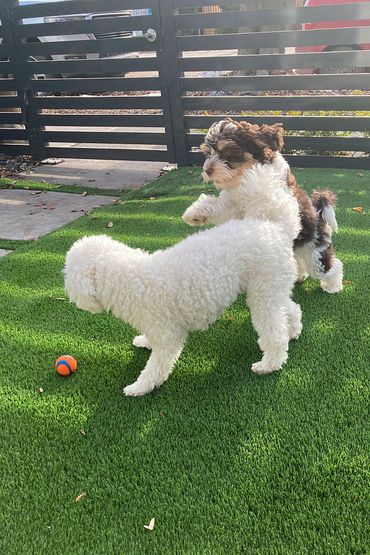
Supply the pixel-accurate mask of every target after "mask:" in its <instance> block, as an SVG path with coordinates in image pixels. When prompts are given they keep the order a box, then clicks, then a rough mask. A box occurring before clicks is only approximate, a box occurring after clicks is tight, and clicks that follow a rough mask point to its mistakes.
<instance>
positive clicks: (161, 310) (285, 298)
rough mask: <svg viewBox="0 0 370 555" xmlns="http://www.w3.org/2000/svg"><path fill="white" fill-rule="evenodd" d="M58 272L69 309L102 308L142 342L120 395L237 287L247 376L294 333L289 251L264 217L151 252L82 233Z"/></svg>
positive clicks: (162, 372)
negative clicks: (249, 349) (144, 353)
mask: <svg viewBox="0 0 370 555" xmlns="http://www.w3.org/2000/svg"><path fill="white" fill-rule="evenodd" d="M282 269H283V270H282ZM64 272H65V287H66V291H67V293H68V295H69V298H70V300H71V301H72V302H74V303H75V304H76V305H77V307H78V308H81V309H83V310H87V311H89V312H94V313H95V312H101V311H103V310H110V311H112V313H113V314H115V315H116V316H117V317H118V318H121V319H122V320H124V321H125V322H128V323H129V324H131V325H132V326H133V327H134V328H136V329H138V330H139V331H140V333H141V335H139V336H137V337H136V338H135V339H134V345H136V346H138V347H147V348H151V349H152V352H151V355H150V358H149V360H148V362H147V364H146V366H145V368H144V370H143V371H142V372H141V374H140V376H139V377H138V379H137V380H136V382H135V383H133V384H132V385H130V386H127V387H126V388H125V389H124V393H125V394H126V395H144V394H145V393H148V392H150V391H152V390H153V389H154V388H155V387H159V386H160V385H161V384H162V383H163V382H164V381H165V380H166V379H167V378H168V376H169V374H170V372H171V370H172V368H173V366H174V364H175V362H176V360H177V359H178V357H179V356H180V353H181V351H182V348H183V346H184V343H185V340H186V337H187V335H188V333H189V332H191V331H194V330H204V329H207V328H208V326H209V325H210V324H211V323H212V322H214V320H216V318H217V317H218V316H219V315H220V314H222V312H223V311H224V310H225V308H226V307H228V306H229V305H231V304H232V302H233V301H234V300H235V299H236V297H237V295H238V294H239V293H246V294H247V303H248V305H249V307H250V311H251V317H252V322H253V324H254V327H255V329H256V331H257V333H258V335H259V346H260V348H261V349H262V351H263V357H262V360H261V361H259V362H256V363H255V364H253V365H252V370H253V371H254V372H256V373H257V374H267V373H270V372H273V371H275V370H279V369H280V368H281V366H282V365H283V364H284V362H285V361H286V360H287V356H288V341H289V339H292V338H297V337H298V336H299V334H300V332H301V311H300V307H299V306H298V305H297V304H295V303H294V302H293V301H292V300H291V291H292V288H293V285H294V281H295V279H296V275H297V269H296V264H295V260H294V255H293V251H292V248H291V246H289V244H288V243H287V240H286V237H285V234H284V233H283V232H282V231H281V228H280V227H279V226H277V225H276V224H273V223H271V222H261V221H257V220H254V219H250V220H244V221H236V220H232V221H230V222H228V223H226V224H224V225H222V226H219V227H216V228H213V229H210V230H206V231H203V232H200V233H197V234H194V235H192V236H190V237H188V238H187V239H185V240H184V241H182V242H180V243H179V244H177V245H175V246H174V247H171V248H169V249H166V250H163V251H157V252H155V253H154V254H149V253H147V252H145V251H142V250H140V249H132V248H130V247H128V246H126V245H124V244H123V243H119V242H118V241H114V240H113V239H110V238H109V237H106V236H93V237H85V238H83V239H80V240H78V241H77V242H76V243H74V245H73V246H72V247H71V249H70V251H69V252H68V253H67V257H66V262H65V270H64Z"/></svg>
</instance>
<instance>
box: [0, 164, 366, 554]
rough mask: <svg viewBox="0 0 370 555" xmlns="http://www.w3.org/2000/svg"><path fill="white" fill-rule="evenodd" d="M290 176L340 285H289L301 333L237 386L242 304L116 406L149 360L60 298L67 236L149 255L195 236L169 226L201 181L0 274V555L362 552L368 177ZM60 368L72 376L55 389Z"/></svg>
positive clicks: (192, 172) (173, 185)
mask: <svg viewBox="0 0 370 555" xmlns="http://www.w3.org/2000/svg"><path fill="white" fill-rule="evenodd" d="M295 174H296V177H297V179H298V181H299V182H300V183H301V184H302V185H303V186H304V187H305V188H306V189H307V190H311V189H313V188H315V187H320V186H323V187H325V188H326V187H330V188H332V189H333V190H334V191H335V193H336V194H337V200H338V207H337V219H338V222H339V226H340V233H339V235H337V236H336V237H335V245H336V250H337V254H338V257H339V258H340V259H341V260H342V261H343V263H344V268H345V287H344V290H343V291H342V292H341V293H340V294H337V295H328V294H327V293H324V292H323V291H322V290H321V289H320V288H319V286H318V283H316V282H314V281H310V280H309V281H307V282H305V283H304V284H302V285H299V286H297V287H296V289H295V292H294V300H295V301H297V302H299V303H300V304H301V307H302V311H303V332H302V335H301V337H300V338H299V339H298V341H296V342H294V343H292V344H291V346H290V353H289V361H288V363H287V364H286V365H285V366H284V368H283V370H282V371H281V372H279V373H276V374H274V375H271V376H267V377H258V376H255V375H253V374H252V373H251V372H250V366H251V363H252V362H254V361H255V360H257V359H258V357H259V351H258V346H257V343H256V334H255V332H254V331H253V329H252V325H251V322H250V316H249V312H248V310H247V309H246V308H245V305H244V302H243V299H242V298H240V299H239V300H238V301H237V302H236V303H235V305H234V306H233V307H231V308H230V309H229V310H228V311H227V312H226V313H225V314H224V315H223V316H222V317H221V318H220V319H219V320H218V321H217V322H216V323H215V324H214V325H213V326H212V327H211V328H210V329H209V330H208V331H206V332H202V333H194V334H192V335H191V336H190V337H189V340H188V342H187V344H186V347H185V349H184V351H183V353H182V355H181V358H180V360H179V362H178V363H177V365H176V368H175V370H174V372H173V374H172V376H171V377H170V379H169V380H168V381H167V382H166V383H165V384H164V385H163V386H162V387H161V389H160V390H158V391H156V392H155V393H153V394H150V395H148V396H146V397H144V398H125V397H124V396H123V395H122V388H123V387H124V386H125V385H127V384H129V383H131V382H132V381H133V380H134V379H136V377H137V375H138V373H139V371H140V370H141V369H142V368H143V366H144V364H145V361H146V360H147V357H148V353H147V352H146V351H145V350H141V349H136V348H134V347H133V346H132V345H131V341H132V339H133V337H134V335H135V331H134V330H133V329H132V328H130V327H129V326H127V325H125V324H123V323H122V322H120V321H119V320H116V319H114V318H113V317H112V316H111V315H109V314H100V315H91V314H87V313H83V312H81V311H78V310H77V309H76V308H75V306H73V305H71V304H69V303H68V302H66V301H64V300H63V298H64V296H65V294H64V290H63V279H62V274H61V270H62V267H63V260H64V256H65V253H66V251H67V249H68V248H69V247H70V245H71V244H72V242H73V241H74V240H75V239H77V238H78V237H81V236H82V235H84V234H98V233H108V234H109V235H111V236H112V237H114V238H116V239H120V240H123V241H125V242H127V243H128V244H130V245H131V246H137V247H142V248H145V249H148V250H155V249H157V248H164V247H167V246H169V245H172V244H174V243H176V242H177V241H179V240H181V239H182V238H183V237H186V236H187V235H188V234H189V233H193V232H194V230H193V229H191V228H189V227H187V226H186V225H185V224H184V223H183V222H182V220H181V214H182V213H183V211H184V210H185V208H186V207H187V206H188V205H189V204H190V203H191V202H192V200H194V199H195V198H196V197H197V196H198V194H199V193H200V192H201V191H205V192H207V191H211V190H212V189H211V187H210V186H209V185H204V184H202V183H201V181H200V170H199V169H197V168H185V169H182V170H179V171H173V172H170V173H169V174H167V175H165V176H164V177H162V178H161V179H160V180H158V181H156V182H153V183H152V184H149V185H148V186H147V187H145V188H144V189H141V190H139V191H138V190H136V191H134V192H130V193H128V194H124V195H122V200H121V203H120V204H118V205H115V206H108V207H105V208H103V209H99V210H97V211H95V212H94V213H92V214H90V215H89V216H84V217H82V218H81V219H79V220H78V221H76V222H75V223H74V224H71V225H68V226H67V227H65V228H63V229H60V230H58V231H57V232H55V233H52V234H50V235H48V236H46V237H44V238H42V239H40V240H38V241H32V242H30V243H23V244H20V245H19V246H17V245H13V244H12V246H16V247H17V248H16V250H15V252H14V253H13V254H11V255H9V256H7V257H4V258H2V259H0V307H1V312H0V445H1V448H0V469H1V470H0V476H1V488H0V553H1V554H4V555H12V554H17V555H19V554H22V555H23V554H27V555H29V554H37V555H39V554H46V553H47V554H53V555H59V554H63V555H66V554H67V555H69V554H71V555H72V554H74V555H75V554H81V555H82V554H99V555H100V554H101V555H103V554H104V555H105V554H124V555H136V554H137V555H142V554H148V555H149V554H150V555H152V554H160V555H162V554H163V555H165V554H166V555H167V554H194V555H198V554H212V555H213V554H237V553H246V554H253V555H254V554H266V555H270V554H284V555H287V554H289V555H290V554H291V555H297V554H315V555H316V554H323V555H324V554H325V555H331V554H333V555H334V554H335V555H337V554H350V553H351V554H365V553H369V545H370V543H369V539H370V538H369V528H368V523H369V506H370V503H369V489H368V487H369V477H370V473H369V468H370V467H369V462H370V461H369V446H370V427H369V400H370V396H369V353H370V323H369V314H370V279H369V255H370V226H369V206H370V202H369V200H370V185H369V178H370V172H358V171H340V170H296V171H295ZM3 186H4V182H3ZM103 193H104V192H103ZM104 194H105V193H104ZM358 206H361V207H364V208H365V210H364V211H363V212H359V211H353V210H352V209H353V207H358ZM109 222H112V223H113V227H110V228H107V224H108V223H109ZM0 243H1V241H0ZM0 247H1V244H0ZM64 353H69V354H72V355H73V356H75V357H76V359H77V360H78V364H79V368H78V371H77V373H76V374H75V375H74V376H72V377H70V378H67V379H63V378H60V377H59V376H58V375H56V373H55V372H54V369H53V364H54V360H55V359H56V358H57V357H58V356H59V355H61V354H64ZM40 388H42V391H41V392H40ZM80 494H86V495H82V497H81V498H80V500H79V501H76V497H77V496H79V495H80ZM152 517H155V519H156V520H155V528H154V530H153V531H148V530H146V529H144V524H147V523H148V522H149V521H150V519H151V518H152Z"/></svg>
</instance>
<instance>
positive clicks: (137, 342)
mask: <svg viewBox="0 0 370 555" xmlns="http://www.w3.org/2000/svg"><path fill="white" fill-rule="evenodd" d="M132 344H133V345H134V347H142V348H143V349H151V346H150V345H149V341H148V340H147V338H146V337H145V335H137V336H136V337H134V339H133V340H132Z"/></svg>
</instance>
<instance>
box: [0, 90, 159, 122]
mask: <svg viewBox="0 0 370 555" xmlns="http://www.w3.org/2000/svg"><path fill="white" fill-rule="evenodd" d="M34 103H35V106H36V108H37V109H38V110H41V109H63V108H64V109H67V110H117V109H127V110H134V109H160V108H162V98H161V97H160V96H136V97H134V96H105V95H104V96H88V97H81V96H66V97H53V96H51V97H50V96H49V97H47V96H40V97H36V98H35V99H34ZM0 106H1V97H0ZM87 117H90V116H87ZM117 117H119V116H117ZM156 117H157V118H158V117H161V116H156Z"/></svg>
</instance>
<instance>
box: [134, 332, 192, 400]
mask: <svg viewBox="0 0 370 555" xmlns="http://www.w3.org/2000/svg"><path fill="white" fill-rule="evenodd" d="M185 339H186V334H185V333H182V332H181V333H178V334H174V333H171V334H164V335H162V334H161V336H160V337H159V338H158V337H157V338H156V339H150V344H151V346H152V352H151V355H150V357H149V360H148V362H147V364H146V366H145V368H144V370H143V371H142V372H141V374H140V376H139V377H138V379H137V380H136V382H134V383H133V384H131V385H128V386H127V387H125V388H124V390H123V392H124V394H125V395H127V396H133V397H138V396H141V395H145V394H146V393H149V392H150V391H152V390H153V389H154V388H155V387H159V386H160V385H162V383H163V382H165V381H166V380H167V378H168V376H169V375H170V373H171V371H172V368H173V366H174V364H175V362H176V361H177V359H178V358H179V356H180V354H181V351H182V349H183V346H184V343H185Z"/></svg>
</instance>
